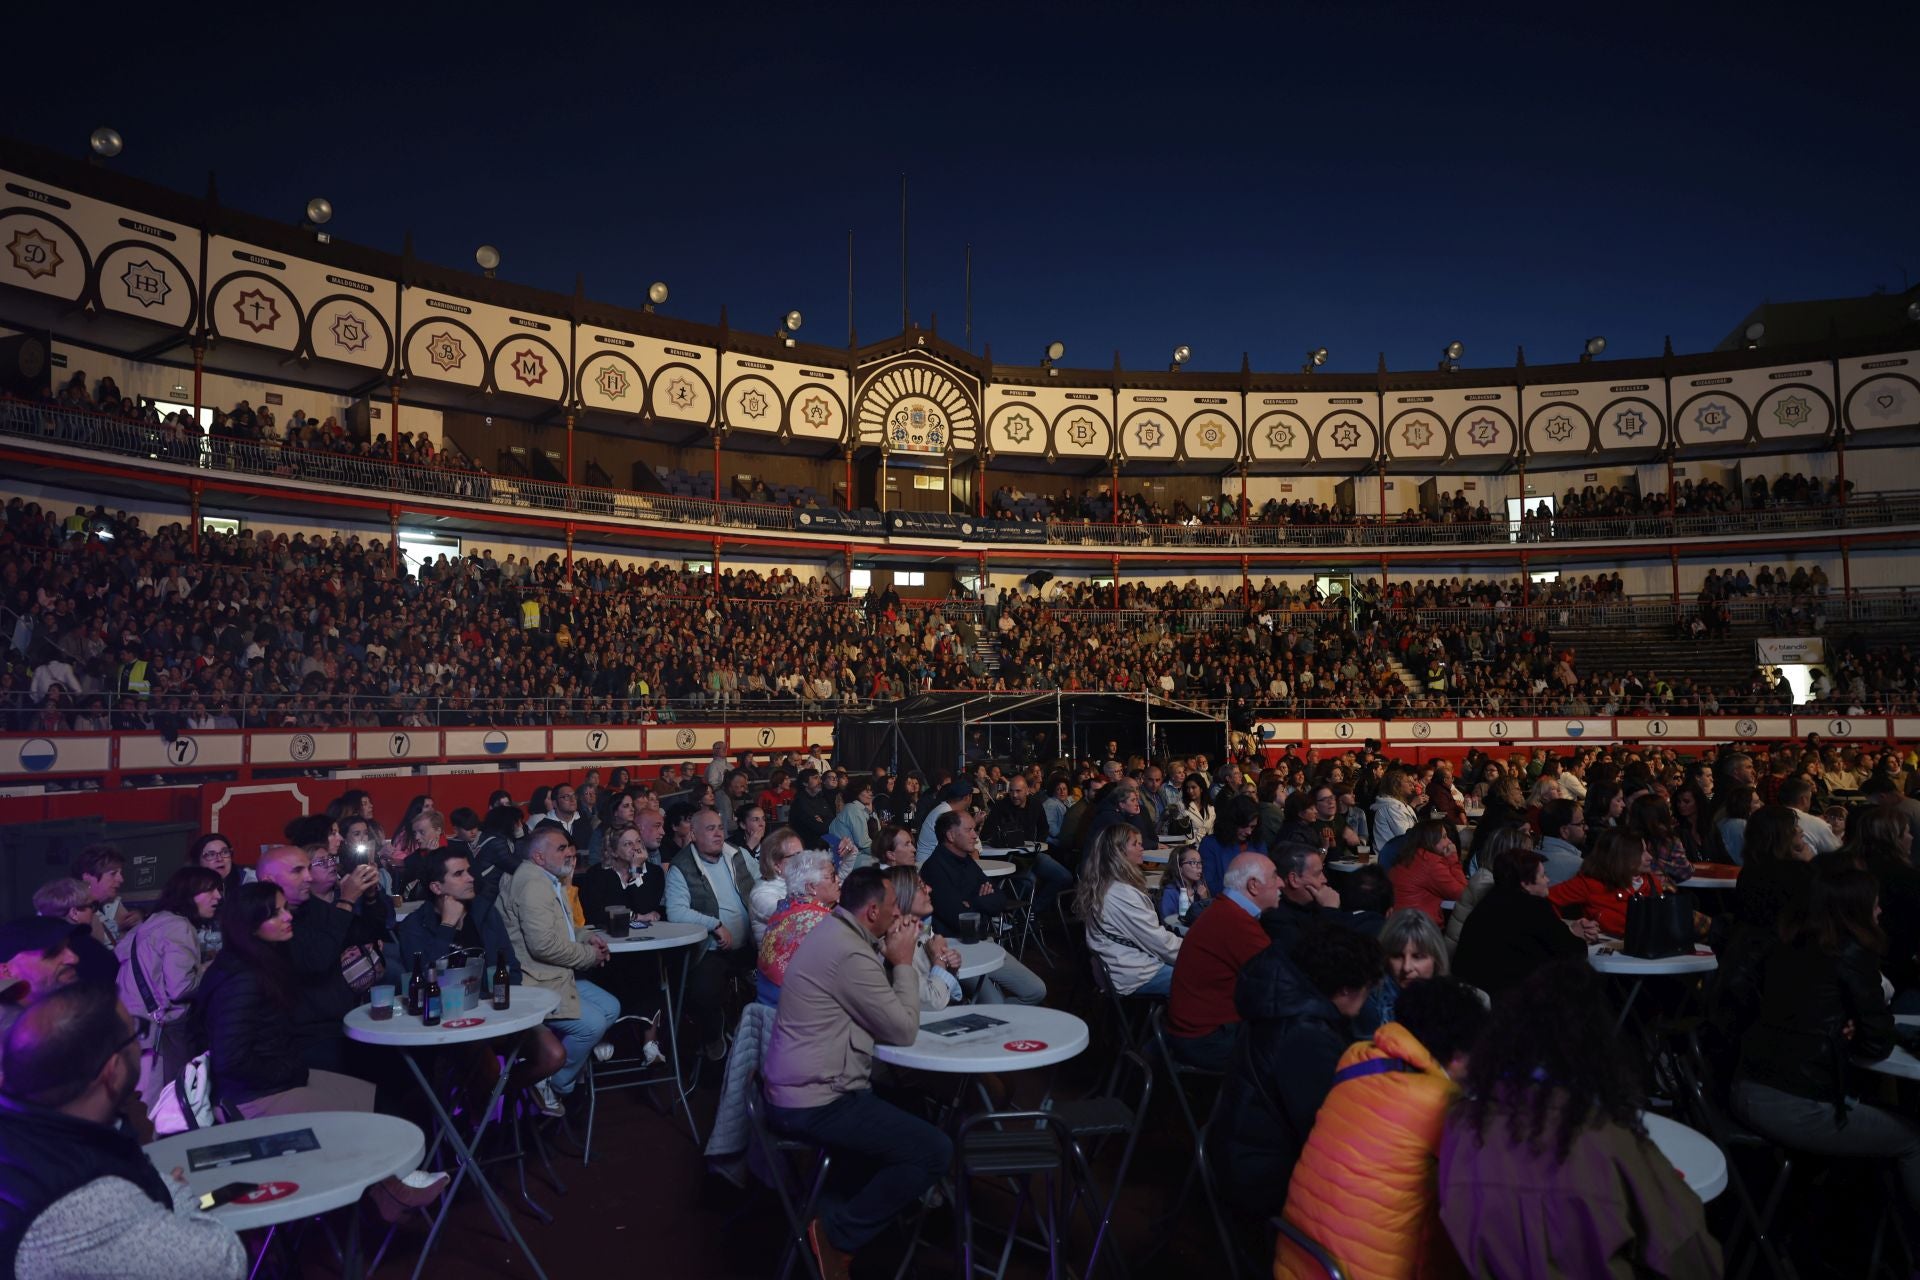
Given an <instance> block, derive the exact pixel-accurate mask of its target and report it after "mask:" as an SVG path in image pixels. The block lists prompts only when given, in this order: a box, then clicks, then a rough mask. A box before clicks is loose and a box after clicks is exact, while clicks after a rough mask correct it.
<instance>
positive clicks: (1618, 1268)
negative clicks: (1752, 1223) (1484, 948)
mask: <svg viewBox="0 0 1920 1280" xmlns="http://www.w3.org/2000/svg"><path fill="white" fill-rule="evenodd" d="M1622 1043H1623V1042H1622V1041H1621V1040H1620V1039H1619V1038H1618V1037H1616V1036H1615V1035H1614V1034H1613V1027H1612V1025H1611V1023H1610V1021H1609V1019H1608V1016H1607V1013H1606V1001H1605V1000H1604V999H1602V997H1601V993H1600V985H1599V980H1598V979H1597V978H1596V977H1595V976H1594V974H1593V972H1592V971H1591V970H1589V969H1587V968H1585V967H1583V966H1580V965H1578V964H1575V963H1568V962H1564V961H1563V962H1558V963H1555V964H1550V965H1548V966H1546V967H1545V968H1543V969H1540V970H1539V971H1538V972H1536V973H1534V974H1533V976H1532V977H1530V978H1528V979H1527V981H1526V982H1524V983H1522V984H1521V985H1520V986H1518V987H1516V988H1514V989H1513V990H1512V992H1510V993H1509V995H1508V996H1507V998H1506V999H1505V1000H1504V1001H1502V1002H1501V1003H1499V1004H1497V1005H1495V1006H1494V1011H1493V1020H1492V1022H1491V1023H1490V1024H1489V1025H1488V1027H1487V1030H1486V1033H1485V1034H1484V1035H1482V1036H1481V1037H1480V1040H1479V1042H1478V1043H1477V1044H1476V1045H1475V1046H1474V1050H1473V1056H1472V1059H1471V1061H1470V1063H1469V1065H1468V1068H1467V1079H1466V1096H1465V1097H1464V1098H1462V1099H1461V1101H1460V1102H1459V1103H1458V1104H1457V1105H1455V1107H1454V1109H1453V1113H1452V1115H1451V1116H1450V1117H1449V1118H1448V1121H1447V1132H1446V1136H1445V1137H1443V1138H1442V1139H1441V1142H1440V1220H1441V1222H1442V1223H1443V1224H1444V1225H1445V1227H1446V1229H1447V1235H1448V1236H1449V1237H1450V1238H1451V1239H1452V1240H1453V1245H1454V1248H1455V1249H1456V1250H1458V1251H1459V1254H1460V1261H1461V1262H1462V1263H1463V1264H1465V1267H1466V1270H1467V1273H1468V1274H1470V1275H1474V1276H1482V1277H1487V1278H1488V1280H1548V1278H1551V1277H1556V1276H1569V1277H1571V1276H1672V1277H1695V1276H1699V1277H1710V1276H1718V1275H1720V1273H1721V1257H1720V1245H1719V1243H1718V1242H1717V1241H1716V1240H1715V1239H1714V1238H1713V1235H1712V1233H1711V1232H1709V1231H1708V1230H1707V1221H1706V1211H1705V1209H1704V1207H1703V1206H1702V1205H1701V1203H1700V1198H1699V1197H1698V1196H1697V1195H1695V1194H1694V1193H1693V1192H1692V1191H1691V1190H1690V1189H1689V1188H1688V1187H1687V1184H1686V1182H1685V1180H1684V1179H1682V1178H1681V1176H1680V1175H1679V1174H1678V1173H1676V1172H1675V1171H1674V1168H1673V1166H1672V1165H1671V1164H1670V1163H1668V1161H1667V1158H1666V1157H1665V1156H1663V1155H1661V1154H1660V1149H1659V1148H1658V1147H1656V1146H1654V1144H1653V1141H1652V1140H1651V1139H1650V1138H1648V1137H1647V1131H1646V1126H1645V1125H1644V1124H1643V1123H1642V1122H1641V1118H1640V1116H1641V1109H1642V1103H1643V1098H1642V1096H1641V1092H1640V1087H1639V1083H1638V1081H1639V1070H1638V1067H1637V1066H1636V1064H1635V1063H1634V1062H1632V1061H1631V1060H1630V1059H1628V1058H1627V1057H1626V1056H1625V1055H1624V1054H1623V1053H1622V1051H1621V1045H1622Z"/></svg>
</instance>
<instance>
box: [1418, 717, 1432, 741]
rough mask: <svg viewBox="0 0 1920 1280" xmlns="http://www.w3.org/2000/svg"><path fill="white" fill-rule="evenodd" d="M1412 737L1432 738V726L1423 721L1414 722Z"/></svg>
mask: <svg viewBox="0 0 1920 1280" xmlns="http://www.w3.org/2000/svg"><path fill="white" fill-rule="evenodd" d="M1413 736H1414V737H1416V738H1431V737H1432V736H1433V726H1432V725H1430V724H1428V723H1427V722H1426V721H1425V720H1415V721H1414V722H1413Z"/></svg>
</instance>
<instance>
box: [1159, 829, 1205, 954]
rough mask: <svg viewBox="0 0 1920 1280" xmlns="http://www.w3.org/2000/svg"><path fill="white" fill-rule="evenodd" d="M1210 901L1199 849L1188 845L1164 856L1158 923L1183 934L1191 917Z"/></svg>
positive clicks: (1188, 925)
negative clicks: (1165, 869)
mask: <svg viewBox="0 0 1920 1280" xmlns="http://www.w3.org/2000/svg"><path fill="white" fill-rule="evenodd" d="M1212 901H1213V891H1212V890H1211V889H1209V888H1207V877H1206V862H1205V860H1204V859H1202V858H1201V856H1200V850H1199V849H1198V848H1196V847H1194V846H1192V845H1188V846H1186V847H1184V848H1180V849H1176V850H1175V851H1174V852H1173V853H1172V854H1170V855H1169V856H1168V859H1167V874H1166V877H1165V879H1164V881H1163V882H1162V884H1161V886H1160V923H1161V924H1164V925H1166V926H1167V928H1169V929H1171V930H1173V931H1174V932H1175V933H1178V934H1185V933H1186V931H1187V929H1188V928H1189V927H1190V926H1191V925H1192V924H1193V919H1194V917H1195V916H1197V915H1199V914H1200V912H1201V911H1202V910H1203V909H1204V908H1205V907H1206V905H1207V904H1208V903H1209V902H1212Z"/></svg>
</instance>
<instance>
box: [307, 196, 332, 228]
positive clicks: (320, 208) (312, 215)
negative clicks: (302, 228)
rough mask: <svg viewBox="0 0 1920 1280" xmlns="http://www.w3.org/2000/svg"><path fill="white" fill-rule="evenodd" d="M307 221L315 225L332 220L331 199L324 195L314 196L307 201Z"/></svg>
mask: <svg viewBox="0 0 1920 1280" xmlns="http://www.w3.org/2000/svg"><path fill="white" fill-rule="evenodd" d="M307 221H308V222H311V223H312V224H313V225H314V226H316V227H317V226H319V225H321V224H322V223H325V222H331V221H333V201H331V200H329V199H327V198H326V197H325V196H315V197H314V198H313V199H311V200H309V201H307Z"/></svg>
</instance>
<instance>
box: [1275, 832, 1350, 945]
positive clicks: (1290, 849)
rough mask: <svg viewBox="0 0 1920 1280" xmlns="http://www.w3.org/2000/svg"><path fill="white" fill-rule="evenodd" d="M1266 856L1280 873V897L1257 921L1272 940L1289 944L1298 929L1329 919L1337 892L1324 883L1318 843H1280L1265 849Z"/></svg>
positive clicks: (1337, 900) (1337, 902) (1335, 907)
mask: <svg viewBox="0 0 1920 1280" xmlns="http://www.w3.org/2000/svg"><path fill="white" fill-rule="evenodd" d="M1268 856H1269V858H1270V860H1271V861H1272V863H1273V866H1274V869H1275V870H1276V871H1278V872H1279V874H1280V900H1279V901H1278V902H1276V903H1275V904H1274V905H1273V909H1272V910H1270V911H1263V912H1261V913H1260V924H1261V926H1262V927H1264V928H1265V929H1266V931H1267V935H1268V936H1269V937H1270V938H1272V939H1273V940H1274V941H1276V942H1289V945H1290V939H1291V938H1292V937H1293V935H1294V934H1296V933H1298V932H1299V931H1300V930H1302V929H1304V928H1306V927H1307V926H1309V925H1311V924H1314V923H1315V922H1317V921H1321V920H1326V919H1331V918H1332V916H1331V914H1330V913H1332V912H1336V911H1338V909H1339V907H1340V895H1339V894H1338V893H1336V892H1334V890H1333V886H1331V885H1329V884H1328V883H1327V871H1326V858H1325V856H1324V855H1323V854H1322V853H1321V852H1320V849H1319V846H1317V845H1305V844H1290V845H1282V846H1280V847H1279V848H1278V849H1270V850H1268Z"/></svg>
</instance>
